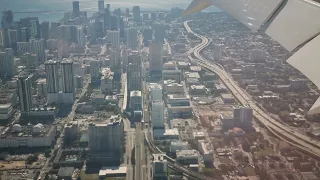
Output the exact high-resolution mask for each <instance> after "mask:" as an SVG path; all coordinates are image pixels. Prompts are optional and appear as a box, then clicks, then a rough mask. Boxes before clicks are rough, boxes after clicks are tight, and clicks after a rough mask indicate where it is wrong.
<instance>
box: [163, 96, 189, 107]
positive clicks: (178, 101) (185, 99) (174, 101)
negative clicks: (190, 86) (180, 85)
mask: <svg viewBox="0 0 320 180" xmlns="http://www.w3.org/2000/svg"><path fill="white" fill-rule="evenodd" d="M167 104H170V105H171V106H190V96H188V95H181V94H168V95H167Z"/></svg>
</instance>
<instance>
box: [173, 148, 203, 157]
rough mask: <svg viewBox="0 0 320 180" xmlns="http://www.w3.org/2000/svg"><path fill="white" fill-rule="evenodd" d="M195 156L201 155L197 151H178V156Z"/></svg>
mask: <svg viewBox="0 0 320 180" xmlns="http://www.w3.org/2000/svg"><path fill="white" fill-rule="evenodd" d="M195 155H199V153H198V151H197V150H194V149H192V150H181V151H177V156H195Z"/></svg>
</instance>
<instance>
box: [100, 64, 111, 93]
mask: <svg viewBox="0 0 320 180" xmlns="http://www.w3.org/2000/svg"><path fill="white" fill-rule="evenodd" d="M101 73H102V76H101V79H100V81H101V87H100V88H101V91H102V93H105V94H112V93H113V87H114V85H113V79H114V72H112V71H111V70H110V69H109V68H103V69H102V71H101Z"/></svg>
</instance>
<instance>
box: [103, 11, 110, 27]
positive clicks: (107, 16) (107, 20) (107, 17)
mask: <svg viewBox="0 0 320 180" xmlns="http://www.w3.org/2000/svg"><path fill="white" fill-rule="evenodd" d="M103 21H104V29H107V30H110V21H111V12H110V9H108V8H105V9H104V14H103Z"/></svg>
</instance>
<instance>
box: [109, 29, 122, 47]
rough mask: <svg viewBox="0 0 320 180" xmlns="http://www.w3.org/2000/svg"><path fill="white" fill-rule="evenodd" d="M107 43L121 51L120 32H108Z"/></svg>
mask: <svg viewBox="0 0 320 180" xmlns="http://www.w3.org/2000/svg"><path fill="white" fill-rule="evenodd" d="M107 41H108V42H110V43H111V44H112V46H113V47H114V48H115V49H117V50H119V49H120V31H110V30H108V31H107Z"/></svg>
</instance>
